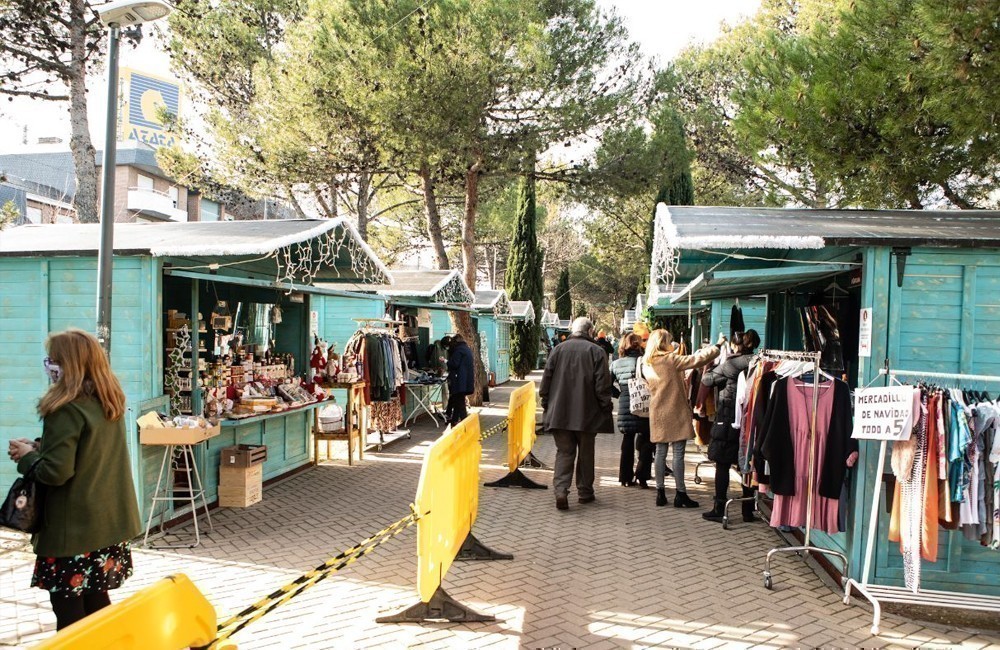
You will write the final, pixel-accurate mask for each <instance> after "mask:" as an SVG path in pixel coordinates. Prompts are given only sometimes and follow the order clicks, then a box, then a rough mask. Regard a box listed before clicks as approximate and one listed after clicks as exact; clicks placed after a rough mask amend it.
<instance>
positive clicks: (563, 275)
mask: <svg viewBox="0 0 1000 650" xmlns="http://www.w3.org/2000/svg"><path fill="white" fill-rule="evenodd" d="M556 313H557V314H559V319H560V320H566V319H568V318H572V316H573V296H572V294H571V292H570V286H569V267H566V268H564V269H563V270H562V271H560V272H559V282H558V283H557V284H556Z"/></svg>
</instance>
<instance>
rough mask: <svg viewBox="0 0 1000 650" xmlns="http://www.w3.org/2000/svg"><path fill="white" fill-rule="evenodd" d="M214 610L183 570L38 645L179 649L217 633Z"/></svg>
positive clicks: (40, 649)
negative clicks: (182, 572) (181, 572)
mask: <svg viewBox="0 0 1000 650" xmlns="http://www.w3.org/2000/svg"><path fill="white" fill-rule="evenodd" d="M215 633H216V618H215V609H214V608H213V607H212V605H211V603H209V602H208V601H207V600H206V599H205V596H203V595H202V593H201V592H200V591H198V588H197V587H196V586H194V583H193V582H191V580H189V579H188V577H187V576H186V575H184V574H177V575H175V576H170V577H167V578H164V579H163V580H160V581H159V582H157V583H156V584H154V585H153V586H151V587H147V588H145V589H143V590H142V591H140V592H138V593H136V594H134V595H132V596H129V597H128V598H126V599H125V600H123V601H122V602H120V603H117V604H115V605H112V606H111V607H105V608H104V609H102V610H101V611H99V612H97V613H96V614H93V615H91V616H88V617H87V618H85V619H83V620H82V621H80V622H78V623H74V624H73V625H70V626H69V627H67V628H66V629H64V630H62V631H61V632H59V633H58V634H56V635H55V636H53V637H51V638H49V639H47V640H45V641H42V642H41V643H40V644H38V645H37V646H35V648H36V650H55V649H57V648H58V649H59V650H71V649H72V650H77V649H80V648H86V649H87V650H91V649H93V650H97V649H99V648H100V649H107V650H127V649H131V648H135V649H136V650H138V649H141V650H178V649H179V648H187V647H189V646H203V645H207V644H208V643H210V642H211V641H212V640H213V639H214V638H215Z"/></svg>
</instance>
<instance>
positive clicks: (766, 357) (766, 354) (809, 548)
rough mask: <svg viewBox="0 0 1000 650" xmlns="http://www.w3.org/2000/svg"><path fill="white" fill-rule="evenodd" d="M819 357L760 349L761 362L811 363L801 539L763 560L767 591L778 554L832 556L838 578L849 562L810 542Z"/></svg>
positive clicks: (817, 411)
mask: <svg viewBox="0 0 1000 650" xmlns="http://www.w3.org/2000/svg"><path fill="white" fill-rule="evenodd" d="M821 356H822V353H821V352H788V351H786V350H764V351H763V352H762V353H761V354H760V358H761V360H762V361H812V363H813V371H812V373H813V403H812V419H811V422H810V424H809V473H808V475H807V479H806V526H805V538H804V539H803V542H802V545H801V546H777V547H775V548H772V549H771V550H770V551H768V553H767V558H766V559H765V560H764V587H765V588H766V589H771V588H772V586H773V584H774V583H773V581H772V579H771V558H773V557H774V556H775V555H777V554H778V553H795V554H796V555H801V556H802V557H807V556H808V555H809V554H813V553H815V554H819V555H829V556H833V557H836V558H839V559H840V561H841V562H842V563H843V565H844V571H843V573H842V575H844V576H846V575H848V568H849V562H848V559H847V556H846V555H844V554H843V553H841V552H840V551H835V550H833V549H829V548H823V547H820V546H813V545H812V543H811V539H810V537H811V533H812V518H813V500H814V499H815V494H814V492H815V490H814V489H813V488H815V486H816V418H817V415H818V413H819V378H820V372H819V363H820V358H821Z"/></svg>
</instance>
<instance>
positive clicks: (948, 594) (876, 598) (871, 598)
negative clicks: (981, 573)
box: [844, 368, 1000, 635]
mask: <svg viewBox="0 0 1000 650" xmlns="http://www.w3.org/2000/svg"><path fill="white" fill-rule="evenodd" d="M879 375H883V376H888V377H889V378H890V379H891V380H893V381H896V383H901V382H899V380H898V379H897V377H913V378H917V379H941V380H947V381H951V382H954V383H956V384H957V383H959V382H967V383H972V384H974V383H997V384H1000V376H993V375H963V374H957V373H948V372H930V371H928V372H919V371H914V370H889V369H887V368H882V369H880V370H879ZM886 447H887V441H885V440H883V441H882V443H881V444H880V445H879V452H878V465H877V467H878V471H877V473H876V475H875V490H874V492H873V495H872V506H871V516H870V518H869V520H868V540H867V542H866V544H865V563H864V568H863V569H862V573H861V580H860V581H858V580H854V579H853V578H852V579H850V580H848V581H847V582H845V583H844V604H845V605H849V604H850V603H851V593H852V588H853V589H854V590H856V591H857V592H858V593H859V594H861V595H862V596H863V597H864V598H865V600H867V601H868V602H870V603H871V605H872V610H873V613H872V629H871V632H872V634H873V635H877V634H878V633H879V623H880V622H881V620H882V605H881V603H883V602H886V603H903V604H907V605H924V606H931V607H948V608H952V609H971V610H977V611H983V612H998V613H1000V596H988V595H984V594H966V593H961V592H955V591H937V590H932V589H919V588H918V589H917V591H912V590H910V589H907V588H906V587H897V586H894V585H873V584H871V583H870V582H869V579H870V578H871V565H872V555H873V554H874V552H875V535H876V534H877V533H878V518H879V510H880V509H881V508H880V507H879V500H880V499H881V496H882V473H883V472H884V470H885V455H886V454H885V452H886Z"/></svg>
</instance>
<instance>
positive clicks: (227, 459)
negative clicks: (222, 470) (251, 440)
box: [219, 445, 267, 467]
mask: <svg viewBox="0 0 1000 650" xmlns="http://www.w3.org/2000/svg"><path fill="white" fill-rule="evenodd" d="M266 460H267V445H236V446H235V447H223V448H222V455H221V456H220V458H219V467H252V466H253V465H259V464H261V463H263V462H264V461H266Z"/></svg>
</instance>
